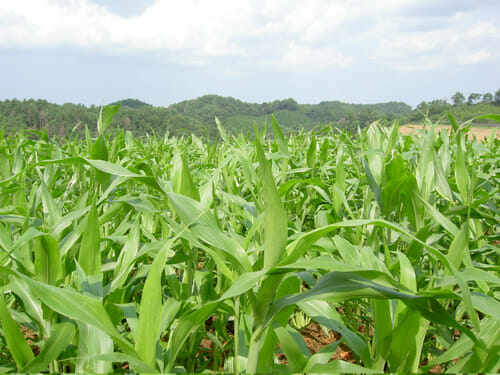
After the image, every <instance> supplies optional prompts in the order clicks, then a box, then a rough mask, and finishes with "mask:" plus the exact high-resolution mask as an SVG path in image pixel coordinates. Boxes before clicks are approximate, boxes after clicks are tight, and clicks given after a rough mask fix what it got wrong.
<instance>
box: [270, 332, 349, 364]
mask: <svg viewBox="0 0 500 375" xmlns="http://www.w3.org/2000/svg"><path fill="white" fill-rule="evenodd" d="M300 333H301V335H302V337H303V338H304V342H305V343H306V346H307V348H308V349H309V350H310V352H311V354H315V353H317V352H319V351H320V350H321V349H323V348H324V347H325V346H327V345H330V344H332V343H334V342H337V341H339V340H340V339H341V338H342V335H341V334H340V333H338V332H335V331H331V330H330V331H329V332H328V335H327V334H326V333H325V331H323V329H322V328H321V326H320V325H319V324H317V323H311V324H309V325H308V326H307V327H306V328H304V329H303V330H302V331H301V332H300ZM278 359H279V361H280V362H281V363H282V364H287V363H288V361H287V359H286V356H285V354H283V353H281V354H278ZM331 359H340V360H342V361H347V362H352V363H354V356H353V354H352V351H351V350H350V349H349V347H348V346H346V345H345V344H344V343H340V344H339V346H338V347H337V349H336V350H335V353H334V354H333V356H332V358H331Z"/></svg>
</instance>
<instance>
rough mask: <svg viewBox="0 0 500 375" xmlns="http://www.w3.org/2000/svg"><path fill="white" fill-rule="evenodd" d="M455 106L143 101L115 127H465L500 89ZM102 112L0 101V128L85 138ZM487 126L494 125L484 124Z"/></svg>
mask: <svg viewBox="0 0 500 375" xmlns="http://www.w3.org/2000/svg"><path fill="white" fill-rule="evenodd" d="M452 100H453V102H454V105H451V104H449V103H448V102H447V101H446V100H433V101H430V102H422V103H420V104H419V105H418V106H417V108H416V109H415V110H412V108H411V107H410V106H409V105H407V104H405V103H401V102H388V103H378V104H349V103H342V102H340V101H324V102H321V103H319V104H299V103H297V102H296V101H295V100H294V99H291V98H289V99H284V100H275V101H273V102H270V103H261V104H257V103H245V102H242V101H241V100H238V99H234V98H231V97H221V96H217V95H205V96H202V97H200V98H197V99H194V100H186V101H183V102H180V103H177V104H173V105H171V106H169V107H168V108H165V107H154V106H151V105H149V104H147V103H145V102H143V101H140V100H137V99H124V100H121V101H117V102H115V103H112V104H111V105H116V104H121V110H120V112H119V113H118V114H117V115H116V117H115V126H117V127H119V128H121V129H124V130H126V131H131V132H132V133H133V134H134V135H136V136H142V135H146V134H150V135H152V134H165V133H166V132H168V133H169V134H170V135H172V136H182V135H186V136H187V135H189V134H191V133H193V134H196V135H197V136H208V137H209V138H211V139H213V138H215V137H217V135H218V131H217V126H216V124H215V121H214V119H215V117H217V118H219V119H220V120H221V121H222V122H223V123H224V124H225V126H226V127H227V128H228V129H229V130H230V131H232V133H233V134H239V133H244V134H245V133H247V134H248V133H253V124H254V122H257V124H258V125H259V126H260V127H263V126H265V125H266V124H267V123H270V120H271V115H274V117H275V118H276V119H277V120H278V121H279V122H280V123H282V124H284V126H283V132H284V133H285V134H287V133H289V132H291V131H297V130H300V129H304V130H320V129H322V128H323V127H324V126H326V125H334V126H336V127H337V128H339V129H347V130H353V129H357V128H358V127H365V126H367V125H369V124H371V123H372V122H374V121H378V122H379V123H381V124H382V125H384V126H389V125H391V124H392V123H393V122H394V121H398V122H399V123H400V124H401V125H404V124H408V123H423V122H424V120H425V118H430V119H431V120H432V121H434V122H437V121H441V122H444V123H448V117H447V116H446V113H447V112H450V113H452V115H453V116H454V117H455V118H456V119H457V120H458V121H460V122H464V121H466V120H468V119H470V118H473V117H477V116H480V115H481V114H484V113H495V114H500V90H498V91H497V92H496V93H495V95H493V94H491V93H486V94H477V93H472V94H470V95H469V98H468V100H467V101H466V100H465V95H464V94H462V93H460V92H457V93H456V94H454V95H453V96H452ZM98 114H99V108H98V107H95V106H90V107H88V108H87V107H85V106H83V105H81V104H78V105H76V104H69V103H67V104H63V105H57V104H52V103H49V102H47V101H46V100H33V99H30V100H23V101H19V100H16V99H13V100H4V101H2V102H0V125H1V124H3V125H4V126H5V128H6V129H7V131H15V130H20V129H26V128H27V129H37V130H41V129H46V130H47V132H48V134H49V135H59V136H60V137H63V138H64V137H65V136H66V135H68V134H69V133H70V132H76V133H78V134H81V135H83V133H84V129H85V126H88V128H89V130H90V131H91V134H93V135H95V134H96V128H95V124H96V121H97V117H98ZM482 122H490V123H491V121H488V120H484V119H483V120H482Z"/></svg>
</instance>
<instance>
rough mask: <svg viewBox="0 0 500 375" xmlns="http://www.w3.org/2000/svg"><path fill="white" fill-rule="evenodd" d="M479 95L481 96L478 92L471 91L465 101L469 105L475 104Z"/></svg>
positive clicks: (479, 97) (479, 98)
mask: <svg viewBox="0 0 500 375" xmlns="http://www.w3.org/2000/svg"><path fill="white" fill-rule="evenodd" d="M481 97H482V95H481V94H479V93H477V92H473V93H471V94H470V95H469V97H468V98H467V103H468V104H470V105H473V104H477V103H478V102H479V100H481Z"/></svg>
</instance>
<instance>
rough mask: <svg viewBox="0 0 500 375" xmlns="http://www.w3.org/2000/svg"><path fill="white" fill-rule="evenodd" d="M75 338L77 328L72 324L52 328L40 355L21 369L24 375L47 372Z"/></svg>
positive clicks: (61, 324)
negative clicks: (26, 374)
mask: <svg viewBox="0 0 500 375" xmlns="http://www.w3.org/2000/svg"><path fill="white" fill-rule="evenodd" d="M74 336H75V326H74V325H73V324H72V323H59V324H56V325H54V326H52V329H51V331H50V336H49V338H48V339H47V341H46V342H45V344H44V345H43V347H42V350H41V351H40V353H39V354H38V355H37V356H36V358H34V359H33V360H31V361H30V362H29V363H27V364H26V366H25V367H24V368H23V369H21V372H24V373H37V372H42V371H45V370H47V367H48V366H49V364H50V363H52V362H53V361H55V360H56V359H57V358H58V357H59V355H60V354H61V353H62V352H63V351H64V350H65V349H66V347H67V346H68V345H69V344H70V342H71V340H72V339H73V337H74Z"/></svg>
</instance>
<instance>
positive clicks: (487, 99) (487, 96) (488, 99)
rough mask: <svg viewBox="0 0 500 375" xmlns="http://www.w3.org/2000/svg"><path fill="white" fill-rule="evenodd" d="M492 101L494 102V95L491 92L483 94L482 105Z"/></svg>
mask: <svg viewBox="0 0 500 375" xmlns="http://www.w3.org/2000/svg"><path fill="white" fill-rule="evenodd" d="M492 101H493V94H492V93H491V92H487V93H486V94H483V99H482V100H481V103H491V102H492Z"/></svg>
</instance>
